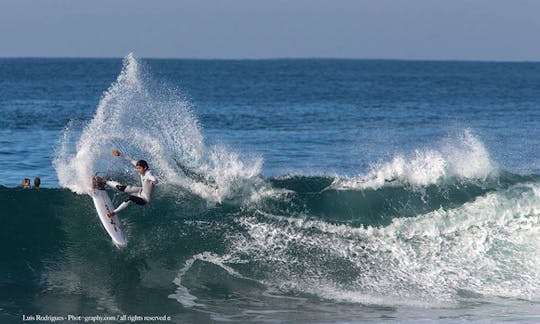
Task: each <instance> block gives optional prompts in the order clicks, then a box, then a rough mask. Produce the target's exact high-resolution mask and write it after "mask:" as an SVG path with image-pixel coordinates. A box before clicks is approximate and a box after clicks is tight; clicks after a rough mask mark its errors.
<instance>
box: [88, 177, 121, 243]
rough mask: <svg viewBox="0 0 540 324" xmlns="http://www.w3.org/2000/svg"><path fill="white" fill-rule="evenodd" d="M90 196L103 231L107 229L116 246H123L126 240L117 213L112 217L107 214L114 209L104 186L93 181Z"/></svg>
mask: <svg viewBox="0 0 540 324" xmlns="http://www.w3.org/2000/svg"><path fill="white" fill-rule="evenodd" d="M90 196H91V197H92V200H93V201H94V206H95V207H96V211H97V214H98V216H99V220H100V221H101V224H102V225H103V227H104V228H105V231H107V233H108V234H109V236H110V237H111V239H112V241H113V243H114V245H116V246H117V247H125V246H126V245H127V240H126V236H125V235H124V231H123V230H122V224H121V223H120V219H119V218H118V215H114V216H113V217H108V216H107V213H108V212H109V211H112V210H114V207H113V204H112V201H111V198H110V197H109V195H108V194H107V191H105V187H104V186H103V185H99V184H97V183H96V182H95V181H94V182H93V186H92V191H91V192H90Z"/></svg>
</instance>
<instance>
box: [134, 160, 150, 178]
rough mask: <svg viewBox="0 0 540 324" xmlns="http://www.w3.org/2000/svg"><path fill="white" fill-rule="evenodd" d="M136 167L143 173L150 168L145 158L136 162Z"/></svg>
mask: <svg viewBox="0 0 540 324" xmlns="http://www.w3.org/2000/svg"><path fill="white" fill-rule="evenodd" d="M135 167H136V168H137V172H139V174H141V175H142V174H144V173H145V172H146V170H148V163H147V162H146V161H145V160H139V161H137V164H135Z"/></svg>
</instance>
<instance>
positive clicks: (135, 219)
mask: <svg viewBox="0 0 540 324" xmlns="http://www.w3.org/2000/svg"><path fill="white" fill-rule="evenodd" d="M112 148H117V149H120V150H121V151H123V152H126V153H128V154H129V155H131V156H133V157H134V158H144V159H146V160H148V162H149V163H150V165H151V166H152V168H153V170H154V173H155V174H156V175H157V176H158V177H159V178H160V180H161V185H160V186H158V187H157V190H156V192H155V197H154V199H153V200H152V203H151V204H149V205H147V206H145V207H142V208H140V207H135V206H131V207H130V208H128V209H126V210H125V211H123V212H122V214H121V215H120V217H121V219H122V222H123V225H124V228H125V232H126V235H127V237H128V241H129V245H128V246H127V247H126V248H124V249H117V248H115V247H114V246H113V245H112V243H111V240H110V238H109V237H108V236H107V234H106V232H105V231H104V230H103V228H102V227H101V224H100V222H99V221H98V218H97V217H96V213H95V210H94V207H93V204H92V201H91V198H90V197H89V196H88V195H86V193H87V192H88V188H89V186H90V183H89V181H90V177H91V176H92V175H93V174H94V173H95V172H100V173H103V174H105V175H106V176H108V177H112V178H115V179H119V180H122V181H127V182H128V183H129V182H130V181H133V179H136V176H135V174H134V173H133V170H131V169H130V168H129V167H128V166H127V164H126V163H125V162H124V161H122V160H121V159H117V158H114V157H112V156H111V154H110V150H111V149H112ZM54 166H55V169H56V171H57V175H58V178H59V182H60V184H61V185H62V187H63V188H58V189H39V190H23V189H9V188H5V187H0V206H2V208H3V209H2V214H1V216H0V219H2V222H3V225H2V226H1V227H0V257H1V259H0V321H6V322H13V321H17V320H18V319H20V318H21V316H22V314H31V313H35V314H59V315H61V314H70V313H71V314H95V313H103V314H147V315H162V314H167V315H169V316H172V318H173V320H174V321H175V322H208V321H219V320H223V321H233V322H241V321H254V322H258V321H313V320H314V319H315V320H316V321H332V322H340V321H344V322H348V321H351V320H358V321H359V320H381V319H383V318H385V319H386V318H398V319H401V320H416V319H426V318H428V319H433V320H437V319H441V318H443V317H444V318H460V319H480V320H486V319H501V318H505V319H507V318H508V316H512V315H513V314H517V315H518V316H520V318H523V316H525V315H523V314H530V315H531V316H534V315H535V314H537V305H538V302H540V286H539V285H538V282H539V279H540V261H539V260H540V252H539V251H540V243H539V242H540V241H539V240H538V239H537V238H538V237H539V234H540V233H539V231H540V223H539V222H540V177H539V176H538V175H535V174H525V175H519V174H515V173H511V172H508V171H505V170H504V169H502V168H500V167H499V166H498V165H497V163H496V162H495V161H493V159H492V157H491V155H490V153H489V151H488V150H487V149H486V147H485V146H484V144H483V143H482V141H481V140H480V139H479V137H478V136H477V135H475V133H474V131H473V130H468V129H466V130H463V131H460V132H458V133H457V134H456V135H451V136H448V137H447V138H445V139H443V140H441V141H440V143H439V144H437V145H434V146H431V147H422V146H421V147H417V148H416V149H413V150H411V153H410V154H397V155H395V156H391V157H390V158H388V159H386V160H382V161H377V162H373V163H372V164H371V165H370V166H369V168H368V170H367V171H366V172H364V173H360V174H357V175H356V176H350V175H349V176H345V175H333V176H328V175H320V176H306V175H295V174H293V175H287V176H278V177H264V176H263V175H261V166H262V160H261V159H260V158H246V157H245V156H242V155H241V154H239V153H237V152H234V150H232V149H231V148H228V147H226V146H224V145H220V144H216V145H209V144H207V143H205V138H204V136H203V133H202V130H201V127H200V126H199V123H198V119H197V118H196V117H195V116H194V114H193V113H192V110H191V105H190V103H189V101H188V100H187V99H186V98H185V96H184V95H183V94H182V93H181V92H180V91H178V90H177V89H174V88H171V87H170V86H168V85H167V84H160V83H158V82H156V81H155V80H153V79H152V77H151V75H150V73H149V72H148V70H147V69H146V68H145V67H144V65H142V64H141V62H139V61H137V60H136V58H135V57H134V56H133V55H128V56H127V57H126V58H125V59H124V65H123V69H122V71H121V73H120V75H119V76H118V78H117V80H116V81H115V82H114V83H113V84H112V85H111V86H110V88H109V89H108V90H107V91H106V92H105V93H104V95H103V97H102V98H101V101H100V103H99V105H98V107H97V109H96V113H95V115H94V116H93V118H92V119H91V120H90V121H89V122H87V123H83V124H81V123H77V122H75V121H73V122H71V123H70V124H68V126H67V127H66V129H65V130H64V132H63V137H62V138H61V140H60V142H59V144H58V148H57V151H56V155H55V161H54ZM109 194H110V195H111V197H113V201H114V204H115V205H117V204H119V203H120V202H121V201H122V200H123V198H124V196H123V195H122V194H119V193H117V192H113V191H111V192H109ZM13 215H16V217H11V216H13ZM509 305H511V310H509Z"/></svg>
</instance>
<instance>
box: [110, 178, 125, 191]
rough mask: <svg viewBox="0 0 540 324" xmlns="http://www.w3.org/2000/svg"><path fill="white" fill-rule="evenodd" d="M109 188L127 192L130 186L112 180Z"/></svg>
mask: <svg viewBox="0 0 540 324" xmlns="http://www.w3.org/2000/svg"><path fill="white" fill-rule="evenodd" d="M107 186H109V187H111V188H115V189H117V190H120V191H124V190H126V188H127V187H129V186H124V185H122V184H120V183H119V182H116V181H112V180H108V181H107Z"/></svg>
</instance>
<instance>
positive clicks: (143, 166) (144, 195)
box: [94, 150, 158, 217]
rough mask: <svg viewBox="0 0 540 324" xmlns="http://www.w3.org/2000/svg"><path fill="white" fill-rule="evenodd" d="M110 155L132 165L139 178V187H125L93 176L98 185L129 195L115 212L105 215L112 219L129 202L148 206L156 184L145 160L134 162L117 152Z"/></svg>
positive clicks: (113, 151) (114, 151)
mask: <svg viewBox="0 0 540 324" xmlns="http://www.w3.org/2000/svg"><path fill="white" fill-rule="evenodd" d="M112 154H113V155H114V156H122V157H124V158H125V159H126V160H128V161H129V162H130V163H131V164H133V165H134V166H135V168H137V173H139V175H140V177H141V187H136V186H126V185H122V184H120V183H118V182H116V181H112V180H105V179H102V178H100V177H98V176H95V177H94V180H95V181H97V182H98V183H101V184H107V185H108V186H109V187H111V188H115V189H118V190H120V191H123V192H126V193H129V194H131V195H129V197H127V198H126V200H124V202H123V203H121V204H120V205H119V206H118V207H117V208H116V209H115V210H113V211H110V212H108V213H107V216H109V217H113V216H114V215H116V214H117V213H118V212H119V211H121V210H123V209H124V208H126V207H127V206H128V205H129V204H130V203H131V202H133V203H135V204H136V205H139V206H144V205H146V204H148V203H149V202H150V199H151V197H152V189H153V187H154V186H155V185H156V184H157V183H158V181H157V179H156V177H154V176H153V175H152V173H151V172H150V170H149V167H148V163H147V162H146V161H145V160H139V161H135V160H133V159H132V158H130V157H129V156H127V155H122V153H121V152H120V151H118V150H112Z"/></svg>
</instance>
